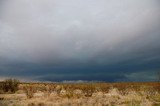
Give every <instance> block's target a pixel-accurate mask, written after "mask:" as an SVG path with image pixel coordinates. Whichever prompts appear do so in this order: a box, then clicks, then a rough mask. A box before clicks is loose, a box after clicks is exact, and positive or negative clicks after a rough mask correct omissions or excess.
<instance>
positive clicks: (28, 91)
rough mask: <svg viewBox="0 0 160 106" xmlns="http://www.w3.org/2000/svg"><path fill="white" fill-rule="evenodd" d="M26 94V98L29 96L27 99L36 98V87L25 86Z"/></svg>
mask: <svg viewBox="0 0 160 106" xmlns="http://www.w3.org/2000/svg"><path fill="white" fill-rule="evenodd" d="M24 90H25V93H26V96H27V98H29V99H30V98H33V96H34V93H35V92H36V89H35V87H34V86H32V85H28V86H25V89H24Z"/></svg>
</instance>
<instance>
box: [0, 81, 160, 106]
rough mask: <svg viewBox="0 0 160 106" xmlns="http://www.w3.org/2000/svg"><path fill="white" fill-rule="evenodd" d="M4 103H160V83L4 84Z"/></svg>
mask: <svg viewBox="0 0 160 106" xmlns="http://www.w3.org/2000/svg"><path fill="white" fill-rule="evenodd" d="M0 106H160V82H145V83H135V82H134V83H129V82H127V83H22V82H17V81H16V80H7V81H4V82H1V83H0Z"/></svg>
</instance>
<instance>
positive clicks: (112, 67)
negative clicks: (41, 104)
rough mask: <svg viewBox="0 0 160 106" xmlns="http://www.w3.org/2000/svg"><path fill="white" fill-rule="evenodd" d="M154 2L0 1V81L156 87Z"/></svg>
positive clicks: (158, 6)
mask: <svg viewBox="0 0 160 106" xmlns="http://www.w3.org/2000/svg"><path fill="white" fill-rule="evenodd" d="M159 11H160V1H159V0H0V80H3V79H6V78H17V79H20V80H23V81H105V82H123V81H134V82H137V81H138V82H141V81H156V80H157V73H158V72H160V12H159Z"/></svg>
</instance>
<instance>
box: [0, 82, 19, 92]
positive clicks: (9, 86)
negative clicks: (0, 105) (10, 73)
mask: <svg viewBox="0 0 160 106" xmlns="http://www.w3.org/2000/svg"><path fill="white" fill-rule="evenodd" d="M19 83H20V82H19V80H16V79H6V80H5V81H3V82H1V84H0V88H1V89H0V93H15V92H16V91H17V90H18V85H19Z"/></svg>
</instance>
